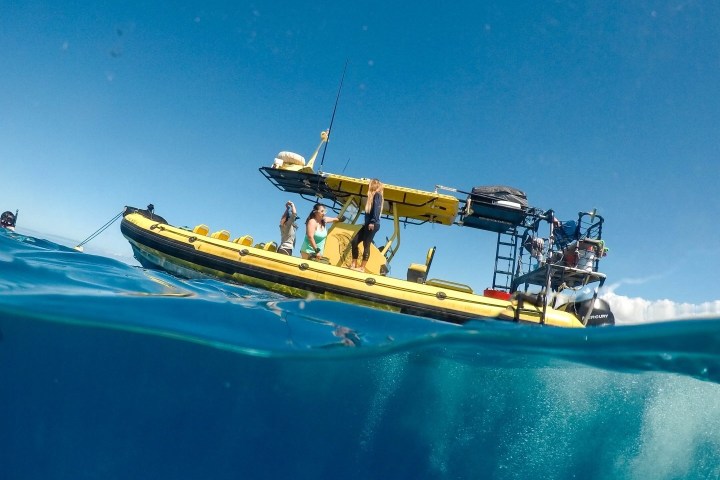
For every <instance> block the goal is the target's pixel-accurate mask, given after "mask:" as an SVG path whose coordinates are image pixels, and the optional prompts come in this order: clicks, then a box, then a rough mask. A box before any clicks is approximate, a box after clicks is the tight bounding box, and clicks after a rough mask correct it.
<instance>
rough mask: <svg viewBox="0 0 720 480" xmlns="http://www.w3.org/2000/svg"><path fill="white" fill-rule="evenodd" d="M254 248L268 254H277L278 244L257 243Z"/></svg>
mask: <svg viewBox="0 0 720 480" xmlns="http://www.w3.org/2000/svg"><path fill="white" fill-rule="evenodd" d="M254 247H255V248H259V249H261V250H265V251H267V252H277V243H275V242H264V243H256V244H255V245H254Z"/></svg>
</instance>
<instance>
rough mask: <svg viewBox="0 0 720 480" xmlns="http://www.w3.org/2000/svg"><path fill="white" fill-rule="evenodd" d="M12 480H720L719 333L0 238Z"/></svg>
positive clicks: (0, 473) (2, 373)
mask: <svg viewBox="0 0 720 480" xmlns="http://www.w3.org/2000/svg"><path fill="white" fill-rule="evenodd" d="M0 478H1V479H3V480H15V479H18V480H19V479H22V480H28V479H30V480H32V479H44V480H47V479H68V480H81V479H154V480H157V479H213V480H214V479H281V478H282V479H321V478H322V479H324V478H343V479H346V478H347V479H383V478H399V479H404V478H408V479H410V478H412V479H426V478H427V479H473V478H478V479H484V478H498V479H526V478H548V479H549V478H552V479H565V478H583V479H601V478H602V479H608V478H613V479H650V478H652V479H679V478H693V479H694V478H702V479H710V478H712V479H716V478H720V319H704V320H694V321H675V322H665V323H660V324H650V325H642V326H622V327H610V328H596V329H586V330H580V331H578V330H562V329H554V328H543V327H533V326H524V325H516V324H512V323H504V322H497V321H487V320H486V321H484V320H482V319H478V320H477V321H473V322H470V323H469V324H467V325H464V326H455V325H448V324H444V323H440V322H435V321H430V320H427V319H422V318H417V317H412V316H405V315H399V314H394V313H388V312H382V311H376V310H372V309H367V308H363V307H357V306H350V305H345V304H341V303H335V302H327V301H320V300H312V299H307V300H296V299H287V298H284V297H281V296H278V295H275V294H271V293H268V292H264V291H261V290H256V289H251V288H246V287H243V286H240V285H231V284H227V283H223V282H219V281H215V280H211V279H207V280H194V281H183V280H180V279H177V278H174V277H172V276H169V275H166V274H163V273H160V272H153V271H146V270H143V269H141V268H138V267H132V266H129V265H126V264H124V263H121V262H118V261H116V260H112V259H109V258H105V257H101V256H93V255H88V254H81V253H78V252H75V251H74V250H71V249H67V248H65V247H62V246H60V245H57V244H54V243H52V242H49V241H46V240H42V239H38V238H33V237H27V236H23V235H20V234H15V233H10V232H7V231H1V232H0Z"/></svg>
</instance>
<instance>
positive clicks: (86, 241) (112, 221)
mask: <svg viewBox="0 0 720 480" xmlns="http://www.w3.org/2000/svg"><path fill="white" fill-rule="evenodd" d="M123 213H125V210H123V211H121V212H120V213H118V214H117V215H115V216H114V217H113V218H112V219H111V220H109V221H108V222H107V223H106V224H105V225H103V226H102V227H100V228H99V229H98V230H96V231H95V232H94V233H93V234H92V235H90V236H89V237H87V238H86V239H85V240H83V241H82V242H80V243H78V244H77V245H75V250H77V249H79V248H82V246H83V245H85V244H86V243H88V242H89V241H90V240H92V239H93V238H95V237H97V236H98V235H100V234H101V233H102V232H104V231H105V230H107V229H108V227H110V225H112V224H113V223H115V221H116V220H117V219H118V218H120V217H122V214H123Z"/></svg>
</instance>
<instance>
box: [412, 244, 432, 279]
mask: <svg viewBox="0 0 720 480" xmlns="http://www.w3.org/2000/svg"><path fill="white" fill-rule="evenodd" d="M434 256H435V247H430V248H429V249H428V251H427V255H426V256H425V263H424V264H422V263H413V264H411V265H410V266H409V267H408V271H407V280H408V282H417V283H425V280H426V279H427V276H428V272H430V265H431V264H432V261H433V257H434Z"/></svg>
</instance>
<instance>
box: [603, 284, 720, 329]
mask: <svg viewBox="0 0 720 480" xmlns="http://www.w3.org/2000/svg"><path fill="white" fill-rule="evenodd" d="M600 297H601V298H603V299H604V300H606V301H607V302H608V303H609V304H610V308H611V309H612V312H613V314H614V315H615V323H616V324H617V325H631V324H638V323H649V322H663V321H668V320H684V319H689V318H707V317H720V300H714V301H710V302H704V303H701V304H692V303H678V302H674V301H672V300H653V301H651V300H645V299H644V298H630V297H625V296H623V295H618V294H616V293H615V292H613V291H612V290H610V291H608V292H606V293H604V294H602V295H600Z"/></svg>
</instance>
